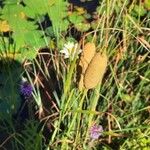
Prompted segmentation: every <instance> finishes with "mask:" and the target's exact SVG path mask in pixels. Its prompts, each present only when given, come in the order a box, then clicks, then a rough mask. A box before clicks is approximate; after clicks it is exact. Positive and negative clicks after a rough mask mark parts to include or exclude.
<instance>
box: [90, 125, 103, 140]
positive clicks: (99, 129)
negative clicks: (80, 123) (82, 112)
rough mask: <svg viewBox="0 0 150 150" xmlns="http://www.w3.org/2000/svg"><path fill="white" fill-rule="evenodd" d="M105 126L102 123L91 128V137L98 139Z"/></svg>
mask: <svg viewBox="0 0 150 150" xmlns="http://www.w3.org/2000/svg"><path fill="white" fill-rule="evenodd" d="M102 132H103V127H102V126H101V125H93V126H91V128H90V137H91V138H92V139H94V140H96V139H98V138H99V136H101V135H102Z"/></svg>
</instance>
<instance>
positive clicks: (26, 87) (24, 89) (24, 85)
mask: <svg viewBox="0 0 150 150" xmlns="http://www.w3.org/2000/svg"><path fill="white" fill-rule="evenodd" d="M32 91H33V88H32V86H31V84H30V83H29V82H28V81H26V80H24V79H23V80H22V82H21V85H20V92H21V95H23V96H24V97H25V98H29V97H31V95H32Z"/></svg>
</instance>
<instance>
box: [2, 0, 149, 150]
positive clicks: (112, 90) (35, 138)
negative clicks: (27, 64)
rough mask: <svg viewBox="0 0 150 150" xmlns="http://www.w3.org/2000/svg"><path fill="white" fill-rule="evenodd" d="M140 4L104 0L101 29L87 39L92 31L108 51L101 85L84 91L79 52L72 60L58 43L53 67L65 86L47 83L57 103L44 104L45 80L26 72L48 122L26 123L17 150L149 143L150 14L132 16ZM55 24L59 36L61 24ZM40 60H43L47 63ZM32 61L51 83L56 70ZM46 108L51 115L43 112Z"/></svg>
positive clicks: (17, 138) (100, 47) (126, 146)
mask: <svg viewBox="0 0 150 150" xmlns="http://www.w3.org/2000/svg"><path fill="white" fill-rule="evenodd" d="M135 4H136V1H135V0H133V1H132V2H131V3H130V4H129V1H128V0H126V1H124V2H121V1H116V0H114V1H113V2H112V1H110V0H107V1H102V2H101V3H100V6H99V9H98V17H99V20H98V25H97V27H96V29H95V30H94V31H92V32H90V33H87V34H86V36H85V37H84V38H83V39H84V40H85V41H84V42H85V43H86V42H87V41H88V39H90V36H92V39H93V42H95V44H96V47H97V51H101V52H103V51H105V52H106V53H107V57H108V58H109V62H108V66H107V71H106V73H105V75H104V78H103V81H102V83H101V84H99V85H98V86H97V87H96V88H94V89H92V90H87V89H85V90H82V91H80V90H79V89H78V86H77V80H76V76H77V66H78V57H76V58H75V59H74V60H73V61H71V60H69V59H68V60H64V59H63V57H62V56H60V53H59V50H58V49H57V48H56V51H57V52H56V53H54V52H53V50H50V52H49V55H50V56H51V61H52V67H53V71H55V74H56V75H57V79H58V80H57V82H58V84H59V85H60V87H61V88H60V89H59V90H60V92H58V91H57V90H56V89H54V90H53V91H47V89H46V86H44V87H43V89H44V90H45V91H47V92H50V93H51V94H52V95H51V98H50V99H49V100H51V102H50V103H51V104H52V106H51V107H46V108H45V105H44V106H43V98H44V97H42V94H41V93H40V92H41V91H40V88H39V87H40V86H41V84H39V82H34V81H35V80H34V81H33V80H32V76H31V72H29V73H28V72H27V75H28V79H29V81H30V83H31V84H32V86H33V87H34V92H33V98H34V100H35V102H36V103H37V106H38V109H37V111H38V113H39V120H40V121H42V120H46V121H45V122H44V126H42V128H40V131H38V130H36V129H37V128H38V127H37V126H36V125H35V124H38V123H35V124H34V122H32V121H31V122H29V124H31V126H30V125H29V126H28V124H27V125H26V126H25V128H24V131H23V133H22V132H21V133H20V134H19V135H18V136H15V137H14V139H15V140H14V141H15V142H17V146H16V147H15V149H17V147H20V148H25V149H35V148H36V149H37V150H38V149H42V146H41V145H42V144H43V143H46V144H45V145H44V148H45V149H47V150H48V149H49V150H50V149H58V150H59V149H62V150H70V149H73V150H77V149H85V150H88V149H89V150H90V149H104V150H111V149H112V150H113V149H121V150H125V149H133V150H134V149H147V150H148V149H149V148H150V141H149V136H150V119H149V110H150V106H149V104H150V103H149V99H150V92H149V88H150V61H149V56H150V44H149V43H150V38H149V31H150V30H149V27H150V24H149V21H150V14H149V12H148V13H147V15H145V16H144V19H143V18H142V17H140V15H139V14H137V16H136V19H135V18H134V17H133V15H132V10H133V7H134V5H135ZM118 5H119V7H118ZM139 5H141V4H139ZM53 17H54V16H53ZM56 27H57V26H54V28H55V31H56V35H57V34H58V32H59V29H58V30H57V29H56ZM62 36H63V35H62ZM59 38H60V35H59V37H58V39H59ZM57 42H58V41H57ZM40 62H42V63H43V64H44V67H43V68H42V67H41V66H40V65H41V64H40ZM32 63H33V72H32V75H33V74H34V78H35V79H36V77H37V79H38V78H39V76H38V72H36V69H35V67H37V68H38V70H40V71H41V72H42V74H43V77H44V82H43V83H44V84H45V81H47V82H46V84H48V85H51V84H52V83H51V82H49V81H51V80H50V78H51V76H52V74H51V73H50V71H51V70H48V69H47V68H48V67H47V62H46V60H44V59H41V60H40V61H39V60H38V61H33V62H32ZM99 63H101V60H99ZM95 67H96V66H95ZM27 71H28V70H27ZM41 81H43V80H41ZM45 94H46V92H45ZM48 106H49V105H48ZM45 109H47V110H48V112H49V113H48V114H47V113H43V112H44V110H45ZM32 123H33V124H32ZM48 123H49V124H50V127H49V126H48ZM95 124H97V125H102V126H103V129H104V132H103V134H102V136H100V138H99V139H98V140H93V139H92V138H91V137H90V134H89V130H90V127H91V126H92V125H95ZM44 128H48V129H49V132H48V133H49V136H46V139H45V137H44V136H43V137H42V134H41V132H43V131H44ZM37 131H38V132H37ZM7 132H8V131H7ZM13 132H15V131H13ZM14 141H13V143H15V142H14ZM45 141H46V142H45ZM18 145H19V146H18ZM29 145H30V146H29ZM34 145H35V147H34ZM0 147H2V146H1V145H0ZM44 148H43V149H44Z"/></svg>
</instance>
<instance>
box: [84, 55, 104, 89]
mask: <svg viewBox="0 0 150 150" xmlns="http://www.w3.org/2000/svg"><path fill="white" fill-rule="evenodd" d="M106 67H107V56H106V54H105V53H103V54H101V53H100V52H98V53H96V54H95V55H94V57H93V58H92V60H91V62H90V64H89V66H88V68H87V69H86V72H85V75H84V79H83V82H84V86H85V88H86V89H92V88H94V87H96V86H97V84H98V83H101V81H102V79H103V75H104V73H105V71H106Z"/></svg>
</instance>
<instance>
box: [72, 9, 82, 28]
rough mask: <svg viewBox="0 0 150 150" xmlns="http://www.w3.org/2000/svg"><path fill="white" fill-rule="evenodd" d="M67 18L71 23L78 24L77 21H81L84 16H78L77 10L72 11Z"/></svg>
mask: <svg viewBox="0 0 150 150" xmlns="http://www.w3.org/2000/svg"><path fill="white" fill-rule="evenodd" d="M69 20H70V22H71V23H73V24H75V25H77V24H79V23H81V22H83V21H84V17H83V16H79V15H78V14H77V12H74V13H72V14H71V15H70V16H69Z"/></svg>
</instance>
